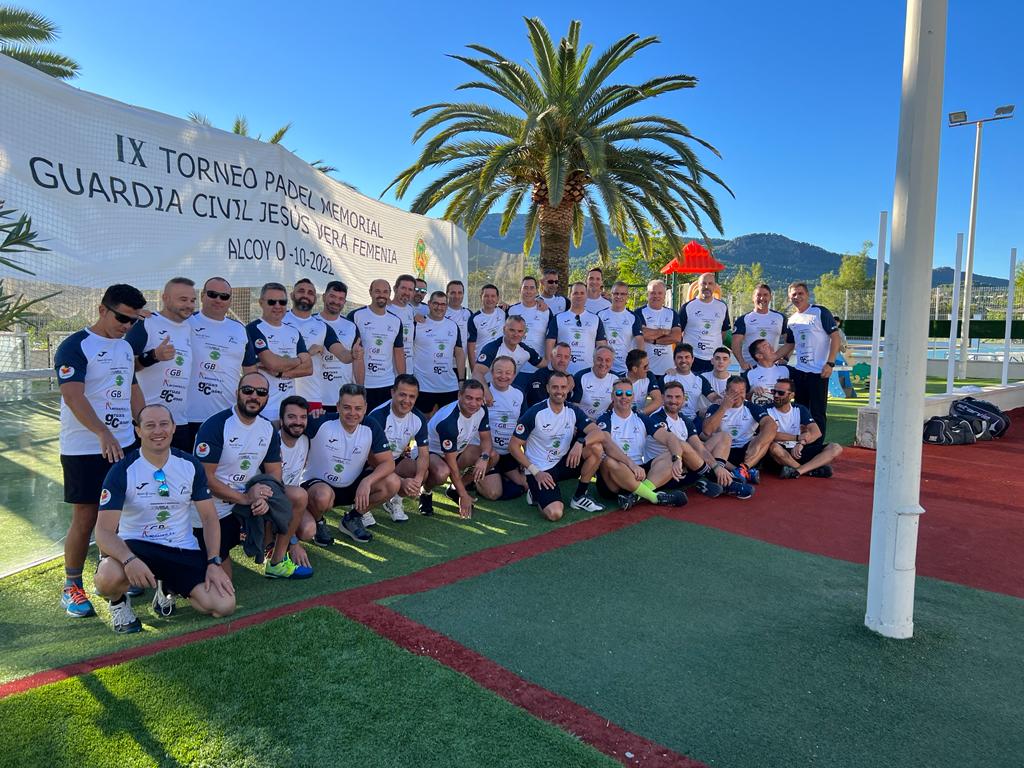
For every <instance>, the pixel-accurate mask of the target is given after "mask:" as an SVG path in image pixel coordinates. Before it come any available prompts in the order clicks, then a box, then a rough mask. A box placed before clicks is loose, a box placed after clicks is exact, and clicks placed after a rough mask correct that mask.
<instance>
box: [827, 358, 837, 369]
mask: <svg viewBox="0 0 1024 768" xmlns="http://www.w3.org/2000/svg"><path fill="white" fill-rule="evenodd" d="M825 365H827V366H828V367H829V368H835V367H836V364H835V363H834V362H832V361H831V360H828V361H826V363H825Z"/></svg>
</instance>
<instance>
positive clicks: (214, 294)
mask: <svg viewBox="0 0 1024 768" xmlns="http://www.w3.org/2000/svg"><path fill="white" fill-rule="evenodd" d="M206 296H207V298H210V299H220V300H221V301H229V300H230V299H231V294H230V293H221V292H220V291H207V292H206Z"/></svg>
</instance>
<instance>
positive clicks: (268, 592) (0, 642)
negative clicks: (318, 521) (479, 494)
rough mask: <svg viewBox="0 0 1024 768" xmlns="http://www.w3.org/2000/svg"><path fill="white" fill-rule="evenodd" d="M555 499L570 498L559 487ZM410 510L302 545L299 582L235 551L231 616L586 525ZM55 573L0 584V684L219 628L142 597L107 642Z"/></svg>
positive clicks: (494, 513)
mask: <svg viewBox="0 0 1024 768" xmlns="http://www.w3.org/2000/svg"><path fill="white" fill-rule="evenodd" d="M563 491H564V492H565V493H566V494H568V493H569V492H570V490H569V488H568V486H567V487H566V488H564V489H563ZM414 507H415V504H414V502H412V501H410V500H406V509H407V511H408V513H409V517H410V520H409V522H407V523H393V522H391V520H389V519H388V516H387V514H385V513H383V512H381V511H380V510H377V525H376V526H375V527H374V528H373V529H372V530H373V532H374V539H373V541H372V542H370V543H369V544H356V543H355V542H353V541H352V540H351V539H348V538H345V537H341V536H340V534H337V533H336V536H337V537H340V539H341V540H339V541H337V542H336V543H335V544H334V546H332V547H331V548H329V549H325V548H321V547H317V546H315V545H313V544H308V545H307V546H306V548H307V551H308V552H309V554H310V560H311V562H312V564H313V567H314V569H315V571H316V572H315V574H314V575H313V578H311V579H308V580H302V581H280V580H272V579H265V578H263V577H262V575H261V573H262V566H257V565H256V564H255V563H254V562H253V561H252V560H250V559H249V558H246V557H245V556H244V554H243V553H242V551H241V548H238V549H236V550H235V551H234V554H235V560H236V564H235V578H234V581H235V589H236V595H237V601H238V611H237V612H236V614H235V616H236V617H237V616H244V615H246V614H249V613H254V612H257V611H262V610H266V609H268V608H273V607H275V606H279V605H285V604H287V603H293V602H296V601H298V600H302V599H305V598H307V597H311V596H314V595H320V594H326V593H330V592H337V591H339V590H343V589H350V588H352V587H357V586H362V585H364V584H368V583H371V582H375V581H380V580H382V579H387V578H392V577H395V576H403V575H405V574H408V573H412V572H414V571H418V570H421V569H423V568H426V567H429V566H432V565H437V564H438V563H442V562H445V561H446V560H451V559H453V558H456V557H459V556H461V555H465V554H469V553H472V552H476V551H477V550H481V549H485V548H488V547H493V546H498V545H501V544H507V543H509V542H514V541H519V540H522V539H525V538H528V537H531V536H535V535H538V534H541V533H545V532H547V531H550V530H552V529H554V528H557V527H559V526H561V525H566V524H568V523H571V522H573V521H575V520H580V519H583V518H587V517H591V515H589V514H587V513H582V512H575V511H572V510H570V511H569V513H568V514H567V515H566V516H565V518H563V520H562V521H561V522H559V523H551V522H548V521H547V520H544V519H542V518H541V516H540V514H539V513H538V512H537V510H536V509H534V508H531V507H527V506H526V503H525V501H524V500H523V499H520V500H517V501H511V502H502V503H500V504H499V503H491V502H486V501H484V500H481V501H480V503H478V504H477V505H476V511H475V512H474V516H473V518H472V519H471V520H463V519H461V518H459V516H458V513H457V510H456V509H455V505H454V503H453V502H451V501H450V500H448V499H447V498H445V497H444V496H442V495H441V494H437V495H435V498H434V509H435V510H436V514H435V515H434V516H433V517H429V518H427V517H423V516H421V515H419V514H417V513H416V512H414V511H413V510H414ZM340 514H341V513H340V511H338V510H335V511H333V512H331V513H330V514H329V515H328V520H329V522H330V523H331V524H332V529H333V530H335V531H336V528H335V527H334V526H336V524H337V522H338V520H339V519H340ZM63 569H64V565H63V559H58V560H55V561H52V562H50V563H47V564H44V565H40V566H36V567H34V568H30V569H28V570H26V571H23V572H21V573H18V574H15V575H13V576H9V577H7V578H5V579H0V681H7V680H11V679H13V678H16V677H23V676H25V675H28V674H31V673H33V672H37V671H39V670H43V669H48V668H51V667H58V666H61V665H63V664H68V663H70V662H73V661H80V660H82V659H88V658H91V657H94V656H99V655H101V654H104V653H110V652H112V651H116V650H120V649H122V648H126V647H131V646H135V645H141V644H143V643H148V642H153V641H154V640H159V639H162V638H165V637H168V636H170V635H176V634H181V633H183V632H187V631H191V630H195V629H201V628H203V627H208V626H210V625H211V624H213V623H216V622H217V621H218V620H217V619H211V618H208V617H206V616H202V615H199V614H197V613H195V612H194V611H193V610H192V609H191V608H190V607H188V605H187V603H186V602H184V601H179V611H178V614H177V615H175V616H174V617H172V618H171V619H157V618H155V617H154V616H153V614H152V613H151V612H150V610H149V606H148V602H149V600H151V599H152V593H151V592H150V593H147V596H146V597H145V598H138V599H136V601H135V606H136V608H137V611H136V612H137V613H138V614H139V617H140V618H141V619H142V620H143V622H144V624H145V629H144V631H143V632H141V633H139V634H136V635H127V636H122V635H115V634H114V633H113V632H112V631H111V629H110V624H109V616H108V613H107V608H106V603H105V602H104V601H103V600H102V599H100V598H94V600H93V604H94V605H95V606H96V608H97V611H98V612H99V618H96V617H90V618H87V619H72V618H70V617H68V616H66V615H65V613H64V610H63V609H62V608H61V606H60V602H59V598H60V589H61V587H62V586H63V583H64V570H63ZM95 569H96V560H95V548H93V549H92V554H91V555H90V558H89V561H88V563H87V564H86V569H85V574H86V575H85V584H86V589H87V590H91V587H92V574H93V572H94V571H95ZM221 621H227V619H224V620H221Z"/></svg>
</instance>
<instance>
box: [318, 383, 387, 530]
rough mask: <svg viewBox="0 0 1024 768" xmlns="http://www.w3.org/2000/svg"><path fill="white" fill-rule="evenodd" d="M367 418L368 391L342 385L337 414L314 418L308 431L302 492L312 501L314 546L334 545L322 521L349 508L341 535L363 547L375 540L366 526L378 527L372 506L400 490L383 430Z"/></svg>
mask: <svg viewBox="0 0 1024 768" xmlns="http://www.w3.org/2000/svg"><path fill="white" fill-rule="evenodd" d="M365 415H366V390H365V389H364V388H363V387H361V386H360V385H359V384H344V385H342V387H341V390H340V392H339V396H338V412H337V413H328V414H325V415H323V416H321V417H320V418H319V419H313V420H312V421H310V422H309V425H308V426H307V427H306V435H307V436H308V437H309V463H308V465H307V468H306V477H307V478H308V479H307V480H306V482H304V483H303V484H302V487H303V488H305V489H306V493H307V494H308V496H309V506H308V507H307V509H308V512H309V515H310V516H311V517H312V518H313V521H314V522H315V534H314V541H315V542H316V543H317V544H320V545H321V546H325V547H327V546H330V545H331V544H333V543H334V537H333V536H332V535H331V533H330V532H329V531H328V530H327V523H326V521H325V519H324V515H325V514H326V512H327V510H329V509H331V508H332V507H342V506H348V505H350V504H351V505H352V508H351V509H350V510H349V511H347V512H345V514H344V515H342V518H341V524H340V525H339V526H338V530H339V531H340V532H341V533H343V534H344V535H346V536H348V537H350V538H351V539H353V540H354V541H358V542H360V543H363V544H365V543H366V542H368V541H370V540H371V539H373V534H372V533H370V532H369V531H367V530H366V526H367V525H369V524H372V523H375V522H376V521H375V520H373V516H372V514H371V513H370V507H372V506H374V505H375V504H381V503H383V502H385V501H387V500H388V499H390V498H391V497H392V496H394V495H395V494H396V493H398V490H399V488H400V487H401V485H402V482H401V479H400V478H399V477H398V475H397V474H395V460H394V459H393V458H392V456H391V447H390V446H389V445H388V439H387V436H386V435H385V434H384V430H383V429H381V428H380V426H379V425H378V423H377V422H376V421H369V420H367V421H365V422H364V421H363V416H365ZM306 522H307V523H308V522H309V521H308V520H307V521H306ZM307 528H308V526H306V525H304V526H303V529H304V530H306V529H307Z"/></svg>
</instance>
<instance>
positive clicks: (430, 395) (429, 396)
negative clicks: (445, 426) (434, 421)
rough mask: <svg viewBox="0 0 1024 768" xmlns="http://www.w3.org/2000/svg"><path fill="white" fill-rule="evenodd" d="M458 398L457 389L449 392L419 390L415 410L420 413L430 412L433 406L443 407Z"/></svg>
mask: <svg viewBox="0 0 1024 768" xmlns="http://www.w3.org/2000/svg"><path fill="white" fill-rule="evenodd" d="M458 399H459V390H457V389H455V390H452V391H451V392H424V391H423V390H420V393H419V395H418V396H417V397H416V410H417V411H419V412H420V413H424V414H426V413H430V412H431V411H432V410H434V408H443V407H444V406H446V405H448V403H454V402H455V401H456V400H458Z"/></svg>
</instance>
